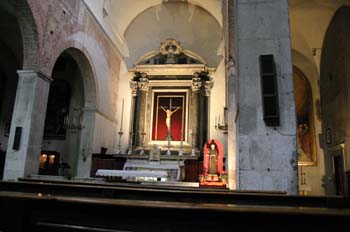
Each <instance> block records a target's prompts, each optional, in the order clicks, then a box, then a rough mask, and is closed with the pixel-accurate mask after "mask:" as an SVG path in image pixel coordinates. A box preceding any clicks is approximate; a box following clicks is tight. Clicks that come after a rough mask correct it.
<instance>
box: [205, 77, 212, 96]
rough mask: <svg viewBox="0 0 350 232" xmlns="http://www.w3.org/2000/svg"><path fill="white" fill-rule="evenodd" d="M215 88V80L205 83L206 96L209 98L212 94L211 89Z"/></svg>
mask: <svg viewBox="0 0 350 232" xmlns="http://www.w3.org/2000/svg"><path fill="white" fill-rule="evenodd" d="M213 86H214V81H213V78H210V79H209V81H205V83H204V89H205V96H207V97H209V96H210V94H211V89H212V88H213Z"/></svg>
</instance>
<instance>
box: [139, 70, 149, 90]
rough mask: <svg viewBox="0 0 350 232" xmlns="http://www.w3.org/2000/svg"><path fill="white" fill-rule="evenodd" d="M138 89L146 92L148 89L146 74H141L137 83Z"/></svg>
mask: <svg viewBox="0 0 350 232" xmlns="http://www.w3.org/2000/svg"><path fill="white" fill-rule="evenodd" d="M138 87H139V89H140V90H141V91H148V89H149V81H148V77H147V74H146V73H141V77H140V81H139V83H138Z"/></svg>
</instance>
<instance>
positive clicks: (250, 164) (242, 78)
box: [235, 0, 298, 194]
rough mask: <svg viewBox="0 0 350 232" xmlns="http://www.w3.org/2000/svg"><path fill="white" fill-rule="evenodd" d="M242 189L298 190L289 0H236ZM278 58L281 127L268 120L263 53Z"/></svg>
mask: <svg viewBox="0 0 350 232" xmlns="http://www.w3.org/2000/svg"><path fill="white" fill-rule="evenodd" d="M235 4H236V6H235V20H236V24H235V25H236V28H235V38H236V46H235V47H236V60H237V64H236V67H237V74H238V86H237V89H238V92H237V94H236V96H237V97H238V102H239V116H238V122H237V133H238V134H237V136H238V138H237V149H236V150H237V151H236V156H237V157H236V159H238V160H239V169H238V179H239V180H238V183H239V185H238V187H237V188H238V189H242V190H280V191H286V192H288V193H290V194H296V193H297V185H298V179H297V152H296V122H295V106H294V88H293V75H292V60H291V47H290V32H289V28H290V26H289V16H288V1H287V0H269V1H261V0H250V1H247V0H237V1H235ZM265 54H273V55H274V58H275V62H276V72H277V85H278V97H279V111H280V126H278V127H276V128H274V127H268V126H266V124H265V123H264V120H263V112H262V97H261V96H262V95H261V84H260V83H261V82H260V68H259V55H265Z"/></svg>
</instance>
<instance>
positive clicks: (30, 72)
mask: <svg viewBox="0 0 350 232" xmlns="http://www.w3.org/2000/svg"><path fill="white" fill-rule="evenodd" d="M17 74H18V76H19V77H34V76H35V77H39V78H41V79H43V80H44V81H47V82H52V81H53V79H52V78H51V77H49V76H47V75H45V74H43V73H42V72H38V71H35V70H17Z"/></svg>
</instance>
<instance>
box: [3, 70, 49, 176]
mask: <svg viewBox="0 0 350 232" xmlns="http://www.w3.org/2000/svg"><path fill="white" fill-rule="evenodd" d="M17 73H18V76H19V79H18V86H17V93H16V100H15V106H14V110H13V116H12V123H11V130H10V136H9V142H8V143H9V144H8V149H7V154H6V162H5V170H4V180H16V179H17V178H19V177H26V176H29V175H35V174H38V171H39V158H40V152H41V146H42V140H43V133H44V125H45V116H46V107H47V101H48V94H49V89H50V82H51V78H49V77H46V76H44V75H43V74H41V73H38V72H35V71H32V70H19V71H17ZM16 128H21V130H22V133H21V136H20V140H19V148H18V150H17V149H13V144H14V137H15V132H16Z"/></svg>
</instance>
